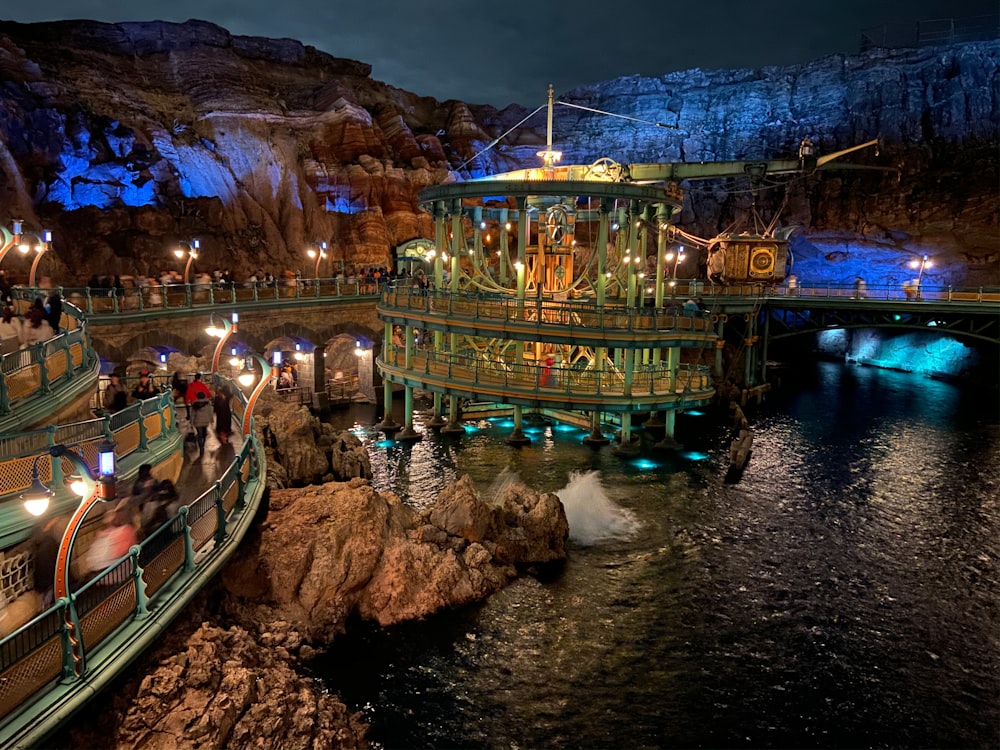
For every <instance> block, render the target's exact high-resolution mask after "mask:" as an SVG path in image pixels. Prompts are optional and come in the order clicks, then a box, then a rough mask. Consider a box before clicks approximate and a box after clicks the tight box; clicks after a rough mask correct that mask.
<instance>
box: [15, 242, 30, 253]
mask: <svg viewBox="0 0 1000 750" xmlns="http://www.w3.org/2000/svg"><path fill="white" fill-rule="evenodd" d="M17 249H18V250H19V251H20V253H21V254H22V255H27V254H28V251H29V250H30V249H31V247H30V246H29V245H28V243H27V242H22V243H21V244H20V245H18V248H17Z"/></svg>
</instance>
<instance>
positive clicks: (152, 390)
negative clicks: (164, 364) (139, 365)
mask: <svg viewBox="0 0 1000 750" xmlns="http://www.w3.org/2000/svg"><path fill="white" fill-rule="evenodd" d="M155 395H156V385H155V384H154V383H153V379H152V378H151V377H149V370H143V371H142V372H140V373H139V382H138V383H136V385H135V388H133V389H132V398H134V399H135V400H136V401H142V400H143V399H147V398H152V397H153V396H155Z"/></svg>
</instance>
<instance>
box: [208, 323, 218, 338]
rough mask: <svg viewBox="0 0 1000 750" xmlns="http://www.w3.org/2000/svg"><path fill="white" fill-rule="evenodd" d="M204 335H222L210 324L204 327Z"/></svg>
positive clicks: (213, 324)
mask: <svg viewBox="0 0 1000 750" xmlns="http://www.w3.org/2000/svg"><path fill="white" fill-rule="evenodd" d="M205 333H207V334H208V335H209V336H221V335H222V331H221V330H220V329H218V328H216V327H215V323H211V324H209V325H207V326H205Z"/></svg>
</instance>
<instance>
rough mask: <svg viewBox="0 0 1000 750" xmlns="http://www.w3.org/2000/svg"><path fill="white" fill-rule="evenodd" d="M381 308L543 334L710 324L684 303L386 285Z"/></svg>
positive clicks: (702, 328) (707, 328) (705, 328)
mask: <svg viewBox="0 0 1000 750" xmlns="http://www.w3.org/2000/svg"><path fill="white" fill-rule="evenodd" d="M379 308H380V310H383V311H385V312H387V313H388V312H393V311H398V312H399V313H400V314H407V313H409V314H412V313H414V312H418V313H425V314H428V315H430V314H435V315H440V316H446V317H448V318H449V319H451V318H455V319H460V320H468V321H470V322H476V321H479V322H485V323H489V322H497V321H501V322H503V323H524V324H530V325H531V326H532V327H534V328H537V329H538V330H539V331H545V330H547V329H548V328H550V327H551V328H558V330H560V331H563V332H573V331H576V330H579V331H586V332H589V333H593V331H595V330H604V331H621V332H657V333H663V332H667V331H678V332H692V331H693V332H702V333H711V331H712V324H711V321H710V319H709V315H708V313H707V312H705V311H703V310H690V311H685V310H684V309H683V307H682V305H681V303H680V302H678V303H676V304H675V305H672V306H670V307H664V308H656V307H652V306H649V307H646V306H642V307H638V306H631V307H629V306H626V305H624V304H622V303H621V302H620V301H618V300H612V301H609V302H607V303H606V304H605V305H603V306H601V307H597V306H596V304H595V302H594V301H593V300H589V299H588V300H559V299H553V298H552V297H529V298H527V299H524V300H518V299H516V298H514V297H510V296H507V295H500V294H481V293H475V292H471V293H470V292H461V291H459V292H450V291H439V290H420V289H417V288H415V287H412V286H410V285H404V284H397V285H396V286H387V287H386V288H385V289H383V291H382V298H381V301H380V303H379Z"/></svg>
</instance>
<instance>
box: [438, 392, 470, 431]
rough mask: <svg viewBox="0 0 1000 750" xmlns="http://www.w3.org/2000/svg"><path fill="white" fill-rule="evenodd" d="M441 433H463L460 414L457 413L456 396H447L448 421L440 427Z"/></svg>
mask: <svg viewBox="0 0 1000 750" xmlns="http://www.w3.org/2000/svg"><path fill="white" fill-rule="evenodd" d="M441 432H442V433H443V434H456V435H457V434H463V433H464V432H465V428H464V427H462V420H461V416H460V415H459V413H458V396H448V423H447V424H445V425H444V427H442V428H441Z"/></svg>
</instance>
